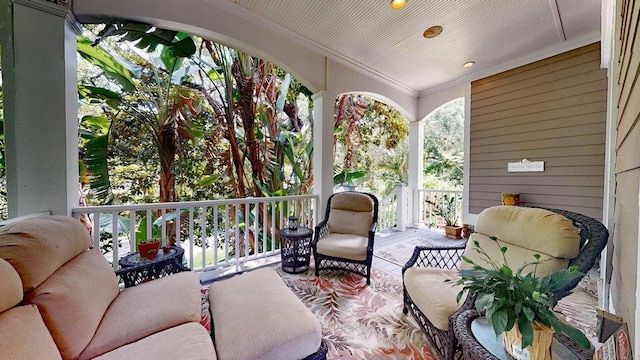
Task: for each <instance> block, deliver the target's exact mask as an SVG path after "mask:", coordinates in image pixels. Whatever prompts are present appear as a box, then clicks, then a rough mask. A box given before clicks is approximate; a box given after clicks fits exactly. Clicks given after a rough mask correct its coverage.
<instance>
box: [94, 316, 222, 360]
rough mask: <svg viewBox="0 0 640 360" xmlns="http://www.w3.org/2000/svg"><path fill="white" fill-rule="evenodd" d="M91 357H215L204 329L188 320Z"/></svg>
mask: <svg viewBox="0 0 640 360" xmlns="http://www.w3.org/2000/svg"><path fill="white" fill-rule="evenodd" d="M95 359H96V360H98V359H99V360H122V359H139V360H141V359H149V360H151V359H153V360H156V359H167V360H174V359H189V360H216V359H217V357H216V351H215V349H214V348H213V342H212V341H211V338H210V337H209V333H208V332H207V330H205V329H204V327H202V325H200V324H197V323H188V324H183V325H179V326H176V327H173V328H171V329H167V330H165V331H161V332H159V333H155V334H152V335H149V336H147V337H145V338H143V339H141V340H139V341H136V342H134V343H131V344H128V345H125V346H122V347H120V348H117V349H115V350H113V351H111V352H108V353H106V354H104V355H101V356H98V357H96V358H95Z"/></svg>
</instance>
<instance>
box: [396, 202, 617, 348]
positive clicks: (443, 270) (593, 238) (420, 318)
mask: <svg viewBox="0 0 640 360" xmlns="http://www.w3.org/2000/svg"><path fill="white" fill-rule="evenodd" d="M498 208H501V209H498ZM491 209H493V210H491ZM496 210H497V211H496ZM530 210H534V209H528V210H527V208H520V207H504V206H500V207H494V208H489V209H487V210H485V211H483V213H481V214H480V215H479V216H478V223H477V224H476V231H481V230H482V229H481V228H480V226H479V225H480V222H481V221H484V222H485V223H486V219H488V217H487V215H486V214H490V213H493V214H496V213H498V214H500V212H502V214H501V215H502V216H500V217H499V219H509V220H504V222H505V223H507V225H506V226H509V223H510V225H511V227H507V229H508V230H509V231H511V232H515V233H514V234H513V236H515V237H516V238H517V237H522V238H523V239H525V238H531V237H535V236H536V235H537V234H538V233H545V232H546V233H549V229H547V228H546V227H545V226H540V225H541V224H542V223H535V224H528V225H527V224H522V228H523V229H526V231H525V232H524V233H520V234H518V233H517V232H518V229H519V226H514V225H517V224H514V222H513V220H514V219H518V216H517V214H516V216H514V217H509V216H508V214H509V212H512V211H513V212H514V213H515V212H520V211H530ZM546 210H549V211H551V212H553V213H556V214H560V215H563V216H564V217H565V218H566V219H569V220H570V223H569V224H572V226H574V227H575V229H574V230H573V232H574V233H575V232H576V230H577V233H578V235H579V246H578V253H577V256H573V257H567V258H568V261H566V260H564V259H557V258H552V259H551V260H550V262H553V261H565V262H566V265H565V266H576V267H577V269H578V271H580V272H582V273H587V272H588V271H589V270H590V269H591V268H592V267H593V265H594V263H595V261H596V259H597V258H598V257H599V255H600V253H601V252H602V250H603V249H604V247H605V246H606V244H607V240H608V237H609V233H608V231H607V229H606V228H605V227H604V225H602V223H601V222H599V221H597V220H595V219H592V218H590V217H587V216H584V215H581V214H577V213H574V212H570V211H566V210H558V209H546ZM534 211H539V209H538V210H534ZM485 212H486V213H485ZM483 214H485V215H484V216H485V217H483ZM505 215H507V216H505ZM552 215H553V214H552ZM552 217H553V216H551V217H546V219H550V218H552ZM481 218H482V220H481ZM559 218H560V219H563V222H565V224H564V225H563V226H565V229H562V231H566V230H567V229H566V226H567V224H566V222H567V220H566V219H564V218H562V217H559ZM496 222H498V223H499V222H501V221H500V220H498V221H496ZM499 226H500V224H491V225H489V226H487V227H491V228H495V227H499ZM569 226H571V225H569ZM552 231H555V230H553V229H552ZM489 235H493V234H489ZM474 236H476V238H480V237H481V236H485V237H486V236H487V235H482V234H473V235H472V238H471V239H472V240H473V239H474ZM499 238H500V237H499ZM542 238H543V239H547V237H546V236H543V237H542ZM576 240H577V239H576ZM525 242H527V241H525ZM534 242H535V241H534ZM560 242H561V241H560V239H558V238H553V241H552V242H547V243H546V244H548V246H549V247H553V246H555V245H557V244H558V243H560ZM506 245H507V247H509V248H511V245H510V244H506ZM483 248H484V246H483ZM498 251H499V250H498ZM533 251H536V252H542V251H541V250H540V249H538V250H533ZM471 253H475V251H473V241H469V242H468V243H467V244H466V245H461V246H457V247H428V246H427V247H416V248H415V249H414V252H413V256H412V257H411V259H410V260H409V261H408V262H407V263H406V265H405V266H404V267H403V269H402V278H403V293H404V308H403V312H404V313H405V314H407V313H408V312H411V314H412V316H413V317H414V318H415V319H416V320H417V322H418V324H419V326H420V328H421V329H422V330H423V332H424V333H425V335H426V337H427V339H428V340H429V342H430V343H431V344H432V345H433V348H434V350H435V351H436V354H437V355H438V356H439V357H440V358H442V359H447V360H450V359H454V356H455V353H456V351H459V350H462V349H461V348H460V347H459V345H458V340H457V339H456V337H455V334H454V331H453V329H454V321H455V318H456V316H457V315H458V314H460V313H462V312H464V311H466V310H470V309H473V308H474V300H475V294H471V295H470V296H467V298H466V299H465V300H464V302H463V303H462V304H461V305H458V304H456V303H455V294H457V293H458V290H459V289H456V288H453V287H451V286H450V285H446V286H445V284H442V286H439V287H437V288H436V287H433V288H431V289H424V288H423V289H418V290H420V291H429V292H434V293H437V292H448V294H449V296H448V297H446V299H449V300H448V301H449V302H446V299H436V302H438V303H435V302H434V303H433V304H431V303H428V304H429V306H425V304H426V303H425V299H420V298H416V299H412V297H411V295H410V293H411V292H413V293H414V296H415V294H416V293H417V292H418V291H416V289H413V288H412V287H415V286H416V285H415V279H413V278H412V277H413V274H415V273H416V270H415V269H420V268H422V269H423V270H418V271H423V272H426V274H424V275H423V274H420V275H417V276H427V277H432V278H433V280H431V281H432V283H433V284H440V282H441V281H443V279H445V278H450V279H453V278H455V274H456V273H457V271H458V270H459V267H460V265H461V262H460V260H461V257H462V255H465V256H470V257H471V256H473V257H474V260H475V257H476V256H477V254H471ZM559 258H562V257H561V256H560V257H559ZM529 260H530V259H529ZM558 264H561V262H559V263H558ZM511 265H512V266H514V265H516V264H514V263H511ZM410 269H413V270H410ZM551 270H553V269H549V271H551ZM407 271H409V272H410V273H411V274H410V275H409V274H408V273H407ZM407 275H409V276H407ZM579 281H580V279H576V280H575V281H574V282H573V283H571V284H569V285H567V286H566V287H565V288H563V289H560V290H559V291H557V292H556V294H555V301H556V302H557V301H558V300H559V299H561V298H563V297H564V296H566V295H568V294H569V293H570V292H571V290H572V289H573V288H574V287H575V286H576V285H577V284H578V282H579ZM408 287H409V289H408ZM432 296H437V295H432ZM451 296H452V297H451ZM440 300H442V301H440ZM417 303H422V304H423V306H422V308H421V307H420V306H418V305H417ZM435 307H438V308H444V311H443V313H441V314H439V316H433V315H432V317H434V318H433V319H431V318H429V316H428V315H425V312H427V313H429V312H430V313H432V314H433V311H434V310H433V308H435ZM434 323H435V324H434ZM436 324H437V325H436Z"/></svg>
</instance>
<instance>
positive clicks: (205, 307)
mask: <svg viewBox="0 0 640 360" xmlns="http://www.w3.org/2000/svg"><path fill="white" fill-rule="evenodd" d="M200 294H201V296H202V317H201V318H200V324H201V325H202V326H204V328H205V329H207V332H208V333H209V335H211V313H210V312H209V288H208V287H206V288H202V289H200Z"/></svg>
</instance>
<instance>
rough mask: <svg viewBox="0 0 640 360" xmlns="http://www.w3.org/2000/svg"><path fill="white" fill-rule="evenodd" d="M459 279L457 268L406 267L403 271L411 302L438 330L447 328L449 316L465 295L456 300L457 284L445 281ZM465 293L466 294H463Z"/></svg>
mask: <svg viewBox="0 0 640 360" xmlns="http://www.w3.org/2000/svg"><path fill="white" fill-rule="evenodd" d="M446 279H451V280H452V281H453V282H454V283H455V281H457V280H458V279H459V276H458V271H457V270H447V269H435V268H419V267H411V268H408V269H407V271H405V273H404V285H405V288H406V290H407V293H409V296H410V297H411V300H413V303H414V304H415V305H416V306H417V307H418V309H420V311H421V312H422V313H423V314H424V315H425V316H426V317H427V318H428V319H429V321H431V323H432V324H433V325H434V326H435V327H437V328H438V329H440V330H443V331H447V330H448V329H449V316H451V315H452V314H453V313H454V312H455V311H456V310H458V309H459V308H460V305H461V304H462V303H463V302H464V299H465V298H466V296H463V297H462V299H460V304H458V303H457V302H456V296H458V292H460V290H462V287H461V286H459V285H454V284H453V283H445V282H444V281H445V280H446ZM465 295H466V294H465Z"/></svg>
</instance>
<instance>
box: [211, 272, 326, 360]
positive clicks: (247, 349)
mask: <svg viewBox="0 0 640 360" xmlns="http://www.w3.org/2000/svg"><path fill="white" fill-rule="evenodd" d="M209 304H210V306H211V315H212V318H213V327H214V335H215V347H216V352H217V354H218V358H219V359H220V360H249V359H251V360H255V359H260V360H276V359H302V358H305V357H307V356H308V355H310V354H313V353H315V352H316V351H318V348H319V347H320V342H321V339H322V331H321V329H320V323H319V321H318V319H317V318H316V317H315V316H314V315H313V313H311V311H310V310H309V309H308V308H307V307H306V306H305V305H304V304H303V303H302V302H301V301H300V300H299V299H298V297H296V295H295V294H294V293H293V292H292V291H291V290H289V288H288V287H287V286H286V285H285V284H284V282H283V281H282V279H280V276H278V274H276V272H275V271H274V270H273V269H269V268H265V269H259V270H254V271H251V272H248V273H245V274H242V275H236V276H234V277H232V278H230V279H227V280H222V281H217V282H214V283H213V284H211V286H210V287H209ZM265 329H268V330H265Z"/></svg>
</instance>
